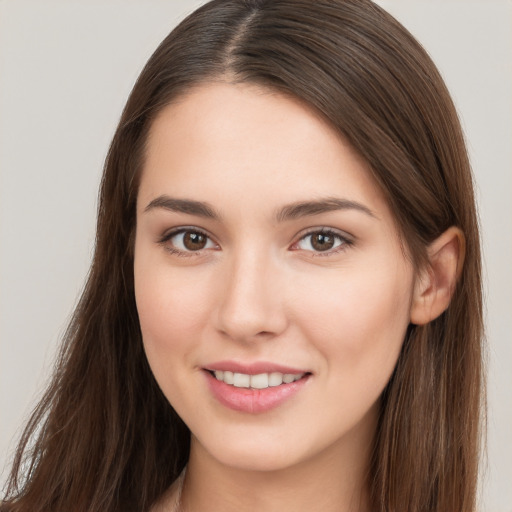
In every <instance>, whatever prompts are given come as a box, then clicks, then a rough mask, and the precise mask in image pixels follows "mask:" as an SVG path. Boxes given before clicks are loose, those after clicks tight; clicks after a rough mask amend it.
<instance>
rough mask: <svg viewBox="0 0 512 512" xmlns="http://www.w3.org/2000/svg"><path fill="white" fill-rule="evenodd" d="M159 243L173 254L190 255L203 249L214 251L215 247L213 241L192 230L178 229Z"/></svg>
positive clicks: (203, 234)
mask: <svg viewBox="0 0 512 512" xmlns="http://www.w3.org/2000/svg"><path fill="white" fill-rule="evenodd" d="M160 243H161V244H163V245H165V246H166V247H167V249H169V250H170V251H171V252H173V253H182V254H186V253H191V252H198V251H201V250H203V249H215V248H216V247H217V245H216V244H215V243H214V242H213V240H212V239H211V238H210V237H209V236H208V235H206V234H205V233H202V232H201V231H196V230H194V229H180V230H178V231H174V232H172V233H170V234H168V235H167V236H165V237H164V238H163V239H162V240H160Z"/></svg>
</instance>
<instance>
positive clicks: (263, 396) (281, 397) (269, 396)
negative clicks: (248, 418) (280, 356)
mask: <svg viewBox="0 0 512 512" xmlns="http://www.w3.org/2000/svg"><path fill="white" fill-rule="evenodd" d="M205 374H206V378H207V381H208V385H209V387H210V390H211V392H212V393H213V396H214V397H215V398H216V399H217V400H218V401H219V402H220V403H221V404H222V405H224V406H226V407H228V408H229V409H233V410H235V411H240V412H247V413H251V414H258V413H261V412H266V411H269V410H271V409H274V408H276V407H278V406H279V405H281V404H282V403H284V402H286V401H287V400H288V399H290V398H292V397H293V396H294V395H296V394H297V393H298V392H299V391H300V390H301V389H302V388H303V387H304V385H305V384H306V382H307V381H308V380H309V377H310V375H309V374H308V375H305V376H304V377H302V379H299V380H296V381H294V382H290V383H289V384H281V385H280V386H273V387H268V388H265V389H252V388H236V387H235V386H230V385H229V384H226V383H225V382H222V381H220V380H217V379H216V378H215V377H214V376H213V375H212V374H211V373H210V372H208V371H205Z"/></svg>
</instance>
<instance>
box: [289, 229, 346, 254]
mask: <svg viewBox="0 0 512 512" xmlns="http://www.w3.org/2000/svg"><path fill="white" fill-rule="evenodd" d="M315 233H323V234H328V235H333V236H335V237H337V238H339V239H340V240H341V241H342V242H343V243H342V244H341V245H340V246H338V247H336V248H334V249H328V250H326V251H308V250H304V249H300V248H295V249H294V248H293V247H295V246H297V245H298V243H299V242H300V241H302V240H303V239H304V238H306V237H308V236H310V235H313V234H315ZM295 240H296V241H295V242H293V244H292V250H296V251H300V250H304V252H308V253H311V255H312V256H314V257H316V256H332V255H335V254H337V253H339V252H342V251H344V250H346V249H348V248H349V247H351V246H352V245H353V244H354V242H355V237H354V236H353V235H350V234H349V233H347V232H346V231H341V230H339V229H336V228H331V227H327V226H317V227H313V228H308V229H307V230H305V231H302V232H300V233H299V234H298V235H297V236H296V237H295Z"/></svg>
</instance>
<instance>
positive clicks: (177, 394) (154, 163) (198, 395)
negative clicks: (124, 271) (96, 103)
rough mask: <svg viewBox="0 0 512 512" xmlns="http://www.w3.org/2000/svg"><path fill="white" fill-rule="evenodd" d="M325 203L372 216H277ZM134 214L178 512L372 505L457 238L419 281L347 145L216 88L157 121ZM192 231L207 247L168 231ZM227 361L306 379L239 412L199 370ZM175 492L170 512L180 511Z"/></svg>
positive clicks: (274, 104)
mask: <svg viewBox="0 0 512 512" xmlns="http://www.w3.org/2000/svg"><path fill="white" fill-rule="evenodd" d="M162 196H169V197H172V198H176V199H182V200H193V201H199V202H205V203H208V205H209V207H210V208H211V210H213V211H215V212H216V214H217V218H211V217H205V216H203V215H199V214H197V213H185V212H179V211H172V210H170V209H168V208H166V207H164V206H162V205H163V201H162V200H161V198H162ZM158 198H160V200H157V199H158ZM321 198H337V199H342V200H347V201H350V202H351V204H352V206H353V204H354V203H357V204H358V205H360V206H361V207H362V208H359V207H358V208H354V207H345V208H341V209H334V210H331V211H323V212H319V213H317V214H314V215H313V214H309V215H302V216H298V217H296V218H288V219H286V220H283V219H276V211H280V210H282V209H283V207H285V206H287V205H290V204H294V203H297V202H304V201H317V200H319V199H321ZM155 200H157V201H155ZM345 206H346V205H345ZM137 209H138V211H137V229H136V241H135V263H134V272H135V294H136V301H137V308H138V313H139V318H140V324H141V329H142V335H143V341H144V347H145V350H146V354H147V357H148V361H149V364H150V366H151V368H152V370H153V373H154V375H155V377H156V379H157V382H158V383H159V385H160V387H161V389H162V390H163V392H164V394H165V396H166V397H167V398H168V400H169V401H170V403H171V404H172V405H173V407H174V408H175V409H176V411H177V412H178V413H179V414H180V416H181V417H182V418H183V420H184V421H185V423H186V424H187V425H188V426H189V428H190V430H191V433H192V438H191V455H190V461H189V464H188V468H187V474H186V479H185V485H184V490H183V498H182V499H183V508H184V509H186V510H187V511H200V510H209V511H210V512H215V511H217V510H219V511H220V510H222V511H224V512H229V511H231V510H233V511H235V510H236V511H237V512H239V511H241V510H242V511H256V510H258V511H261V510H264V511H266V512H272V511H279V512H282V511H283V510H294V511H308V512H310V511H311V510H322V511H324V512H329V511H336V512H340V511H342V512H343V511H349V510H359V511H364V510H368V509H369V507H368V501H367V487H366V481H365V472H366V471H367V468H368V459H369V451H370V449H371V443H372V439H373V438H374V435H375V429H376V419H377V409H378V402H379V396H380V394H381V393H382V390H383V389H384V387H385V385H386V384H387V382H388V380H389V378H390V376H391V373H392V371H393V369H394V366H395V364H396V361H397V358H398V355H399V352H400V349H401V346H402V342H403V339H404V335H405V332H406V329H407V326H408V325H409V323H410V321H411V318H412V317H414V318H415V319H416V320H417V323H425V322H426V321H429V320H430V319H431V317H433V316H435V315H436V314H438V310H439V311H442V310H443V308H444V307H446V305H447V304H448V302H449V297H450V293H449V291H448V292H447V293H446V294H445V295H446V300H445V302H444V303H443V304H440V303H438V302H439V297H444V295H443V294H442V293H438V290H437V288H442V286H441V285H445V286H446V287H448V288H449V287H450V286H451V285H452V284H451V283H452V281H453V279H454V277H453V276H454V275H455V273H456V268H457V265H458V264H457V261H458V247H459V245H460V244H458V242H457V241H458V240H460V236H459V233H458V232H453V233H451V234H450V233H449V234H448V235H445V238H444V239H442V240H441V241H439V242H438V245H436V246H433V247H432V248H431V255H432V257H433V261H434V262H435V261H437V259H436V255H437V254H441V255H442V257H440V258H439V261H441V262H442V264H440V268H441V269H442V272H440V274H439V275H441V276H442V277H441V278H440V279H438V280H437V281H436V280H435V279H434V280H433V279H431V278H430V277H431V275H435V272H434V274H432V273H430V274H425V276H415V274H414V270H413V266H412V264H411V262H410V261H409V259H408V258H407V257H406V255H404V251H403V248H402V246H401V244H400V241H399V238H398V233H397V230H396V226H395V223H394V219H393V216H392V214H391V212H390V210H389V208H388V206H387V204H386V202H385V200H384V197H383V195H382V193H381V191H380V190H379V189H378V187H377V186H376V184H375V183H374V181H373V179H372V178H371V176H370V173H369V170H368V167H367V164H366V162H365V161H364V160H363V159H362V158H361V157H360V156H359V155H358V154H357V153H356V152H355V151H354V150H353V149H352V148H351V147H350V145H349V144H347V143H346V141H344V140H343V139H342V138H341V137H340V136H339V135H338V134H337V133H336V132H335V131H334V130H333V129H332V128H331V127H330V126H329V125H328V124H327V123H326V122H325V121H323V120H322V119H321V118H320V117H319V116H318V115H317V114H316V113H315V112H313V111H312V110H311V109H309V108H308V107H306V106H304V105H303V104H301V103H300V102H299V101H297V100H295V99H291V98H288V97H285V96H283V95H280V94H276V93H273V92H270V91H268V90H264V89H261V88H257V87H255V86H251V85H246V84H245V85H233V84H227V83H222V82H217V83H209V84H203V85H201V86H199V87H197V88H195V89H194V90H192V91H191V92H190V93H188V94H187V95H186V96H184V97H181V98H179V100H178V101H175V102H173V103H172V104H171V105H168V106H167V107H165V108H164V109H163V110H162V111H161V113H160V114H159V116H158V117H157V119H156V120H155V121H154V123H153V125H152V127H151V131H150V135H149V139H148V146H147V154H146V161H145V165H144V168H143V172H142V176H141V182H140V189H139V195H138V206H137ZM364 209H366V210H367V211H363V210H364ZM310 213H311V212H310ZM183 227H187V228H189V230H190V231H194V230H199V231H200V232H202V233H204V234H206V235H208V239H207V243H206V245H205V247H204V248H203V249H202V250H198V251H193V250H187V248H186V246H185V245H183V235H179V234H178V235H175V236H173V237H169V233H170V232H172V230H173V229H175V228H183ZM322 228H329V229H331V230H332V231H334V232H335V233H336V235H331V236H332V237H333V238H332V240H333V241H334V246H333V248H332V249H329V250H327V251H319V250H316V249H315V247H314V246H313V245H312V244H311V242H312V238H311V236H310V235H311V233H310V232H311V231H313V232H316V233H317V232H318V231H320V230H321V229H322ZM308 234H309V236H308ZM165 237H167V238H166V239H165V241H162V240H163V239H164V238H165ZM176 251H178V252H176ZM447 262H448V263H447ZM447 265H448V267H449V268H448V267H447ZM433 268H434V271H435V269H436V268H437V267H436V265H434V266H433ZM447 268H448V270H447ZM443 276H444V277H443ZM420 277H421V278H420ZM445 278H446V279H445ZM450 279H451V281H450ZM445 280H446V283H445ZM436 283H437V284H436ZM438 285H439V286H438ZM436 297H437V298H438V302H436V301H435V298H436ZM422 314H423V316H421V315H422ZM220 360H233V361H238V362H245V363H248V362H254V361H269V362H274V363H279V364H284V365H289V366H292V367H294V368H300V369H303V370H304V371H308V372H310V373H311V376H310V377H309V379H308V381H307V383H306V385H304V386H303V388H302V389H301V390H300V392H299V393H297V394H296V395H294V396H293V397H292V398H290V399H289V400H287V401H286V402H285V403H283V404H281V405H280V406H279V407H277V408H275V409H272V410H270V411H267V412H264V413H259V414H251V413H244V412H239V411H233V410H231V409H229V408H227V407H225V406H224V405H222V404H220V403H219V402H218V401H217V400H216V399H215V398H214V397H213V395H212V394H211V392H210V391H209V388H208V386H207V385H206V379H205V373H204V368H205V367H207V366H208V365H211V364H212V363H214V362H215V361H220ZM173 492H174V491H173V490H171V492H170V493H168V494H167V495H166V496H165V497H164V498H163V499H162V501H161V503H160V504H159V507H160V508H158V510H169V509H170V507H171V504H172V501H173Z"/></svg>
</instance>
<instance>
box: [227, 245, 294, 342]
mask: <svg viewBox="0 0 512 512" xmlns="http://www.w3.org/2000/svg"><path fill="white" fill-rule="evenodd" d="M224 271H225V274H224V286H223V287H222V293H221V294H219V308H218V320H219V323H218V328H219V330H221V331H222V332H223V333H224V334H226V335H228V336H229V337H231V338H233V339H238V340H247V341H249V340H251V339H254V338H255V337H258V336H259V337H261V336H262V335H266V337H269V336H271V335H277V334H279V333H280V332H282V331H283V330H284V328H285V326H286V317H285V311H284V307H283V306H284V304H283V298H284V297H283V294H282V289H281V272H280V270H279V265H278V262H277V261H276V260H275V258H273V257H272V254H271V253H270V251H268V248H267V249H266V250H265V249H262V248H261V247H258V248H255V247H254V245H253V244H251V246H246V247H244V248H240V249H239V250H238V251H233V253H232V254H231V257H230V258H228V261H227V262H226V268H225V269H224Z"/></svg>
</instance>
